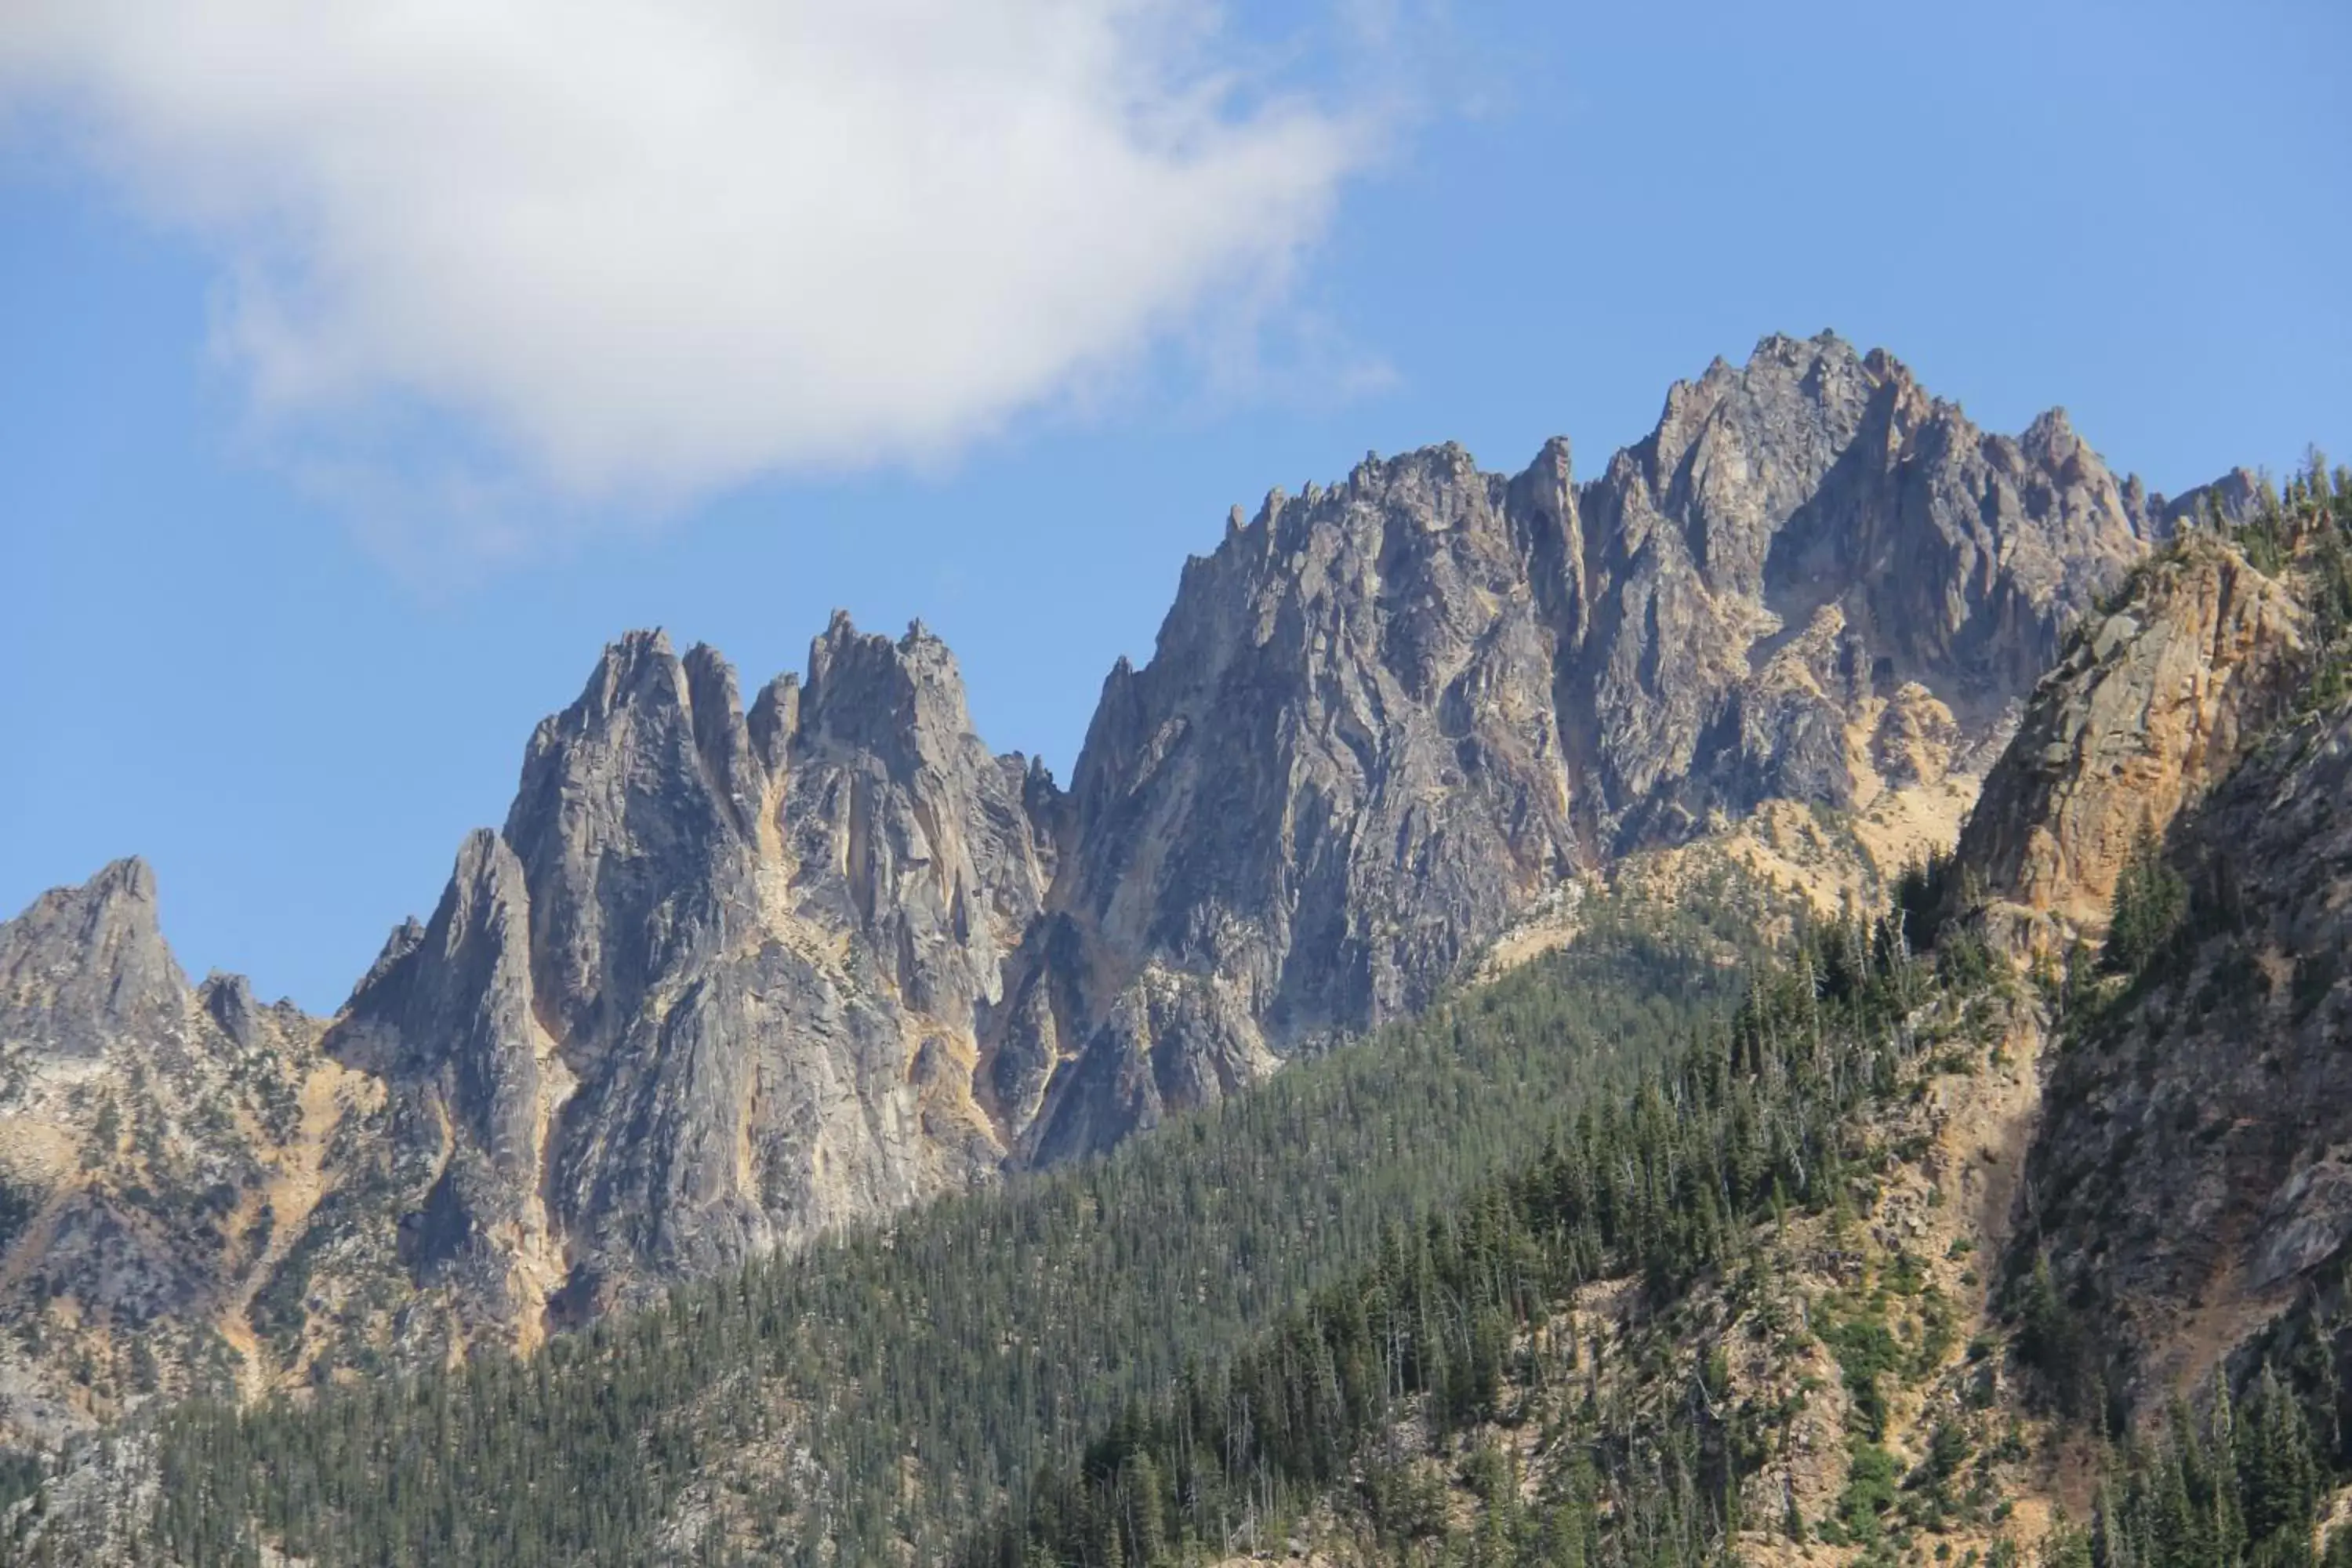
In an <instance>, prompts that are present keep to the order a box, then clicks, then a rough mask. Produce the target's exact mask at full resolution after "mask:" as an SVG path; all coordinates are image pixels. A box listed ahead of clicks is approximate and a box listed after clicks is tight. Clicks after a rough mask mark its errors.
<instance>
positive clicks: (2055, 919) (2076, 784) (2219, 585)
mask: <svg viewBox="0 0 2352 1568" xmlns="http://www.w3.org/2000/svg"><path fill="white" fill-rule="evenodd" d="M2308 621H2309V616H2307V615H2306V614H2305V611H2304V610H2303V608H2302V607H2301V606H2300V605H2298V604H2297V603H2296V601H2295V598H2294V595H2293V594H2292V593H2291V592H2290V591H2289V590H2288V589H2287V587H2286V586H2285V585H2284V584H2281V583H2279V582H2278V581H2276V580H2274V579H2273V578H2272V577H2269V576H2267V575H2265V574H2263V573H2261V572H2258V571H2256V570H2254V568H2253V567H2252V566H2251V565H2249V564H2248V563H2247V562H2246V559H2245V557H2244V556H2243V555H2242V554H2241V553H2239V552H2238V551H2237V550H2236V549H2234V548H2232V547H2231V545H2229V544H2227V543H2225V542H2221V540H2219V539H2218V538H2215V537H2213V536H2210V535H2204V534H2198V535H2189V536H2184V538H2183V540H2182V542H2181V544H2180V545H2179V547H2177V548H2175V549H2174V550H2172V551H2170V552H2167V554H2166V555H2165V556H2164V557H2163V558H2162V559H2160V560H2158V561H2156V562H2153V563H2150V564H2149V565H2148V567H2147V568H2146V569H2145V571H2144V573H2143V574H2142V575H2141V577H2140V578H2139V579H2138V580H2137V581H2135V583H2134V584H2133V587H2132V592H2131V593H2130V594H2129V595H2128V596H2127V597H2126V600H2125V602H2124V603H2123V604H2122V605H2121V606H2120V607H2118V608H2116V610H2115V611H2114V612H2113V613H2112V614H2109V615H2105V616H2094V617H2092V618H2091V619H2090V620H2089V621H2088V622H2086V624H2085V625H2084V628H2083V629H2082V631H2081V633H2080V634H2079V635H2078V636H2077V637H2075V638H2074V640H2073V641H2072V643H2071V644H2070V645H2069V646H2068V647H2067V649H2066V651H2065V654H2064V656H2063V658H2062V659H2061V660H2060V661H2059V663H2058V665H2057V667H2056V668H2054V669H2053V670H2052V672H2051V674H2050V676H2049V678H2048V679H2046V680H2044V681H2043V682H2042V685H2041V687H2040V688H2039V689H2037V690H2036V691H2035V692H2034V695H2033V700H2032V703H2031V704H2030V705H2029V706H2028V708H2027V710H2026V714H2025V718H2024V721H2023V722H2022V723H2021V725H2020V726H2019V729H2018V732H2017V738H2016V741H2015V743H2014V744H2012V745H2011V747H2010V749H2009V752H2008V753H2007V754H2006V755H2005V756H2004V757H2003V758H2002V759H2001V762H2000V765H1999V766H1997V767H1996V768H1994V769H1993V771H1992V773H1990V776H1989V777H1988V778H1987V779H1986V781H1985V788H1984V792H1983V795H1982V796H1981V798H1980V800H1979V805H1978V807H1977V810H1976V812H1975V813H1974V814H1973V815H1972V816H1970V818H1969V825H1968V827H1967V830H1966V831H1965V832H1964V833H1963V834H1962V835H1961V839H1960V845H1959V855H1958V858H1959V861H1960V863H1961V864H1962V865H1964V866H1966V867H1968V868H1969V869H1970V871H1971V872H1972V873H1973V874H1974V876H1975V877H1976V878H1977V879H1979V892H1980V896H1981V897H1982V898H1983V899H1984V900H1987V901H1989V903H1990V904H1991V905H1992V906H1993V907H1994V909H1995V910H1997V911H1998V912H1999V913H2000V916H2001V918H2002V919H2003V921H2004V922H2005V924H2006V925H2007V926H2008V927H2009V928H2010V929H2011V930H2012V931H2014V932H2015V933H2016V934H2017V936H2018V937H2019V938H2020V939H2021V940H2023V941H2025V942H2028V943H2029V944H2038V945H2044V946H2047V945H2053V944H2059V945H2063V942H2062V938H2063V936H2065V935H2068V934H2071V933H2074V932H2084V931H2086V932H2089V933H2092V934H2094V935H2095V934H2096V933H2098V932H2100V931H2104V930H2105V926H2106V920H2107V910H2108V905H2109V903H2110V901H2111V900H2113V898H2114V897H2115V890H2116V878H2117V875H2118V873H2119V872H2120V871H2121V870H2122V868H2123V867H2124V864H2125V862H2126V860H2127V859H2128V858H2129V857H2130V856H2131V854H2132V851H2133V848H2134V846H2135V845H2136V844H2137V843H2138V842H2139V840H2140V839H2141V838H2142V837H2143V836H2145V835H2150V834H2153V835H2156V836H2158V837H2160V836H2161V835H2162V834H2163V833H2164V832H2165V830H2166V829H2167V828H2168V827H2169V826H2171V823H2172V821H2173V819H2174V818H2175V817H2176V816H2179V813H2180V811H2181V810H2182V809H2183V807H2185V806H2187V805H2190V804H2192V803H2193V802H2195V801H2196V800H2197V799H2198V798H2199V797H2200V796H2201V795H2203V794H2204V792H2205V791H2206V790H2207V789H2209V788H2210V787H2211V786H2212V785H2213V784H2215V783H2216V782H2217V781H2219V780H2220V779H2221V778H2223V777H2225V776H2227V775H2228V773H2230V771H2231V769H2232V768H2233V767H2235V766H2236V765H2237V763H2238V761H2239V759H2240V758H2241V757H2242V755H2243V754H2244V751H2245V748H2246V747H2247V746H2248V745H2250V744H2251V743H2252V742H2253V741H2254V740H2255V738H2257V737H2258V736H2260V735H2262V734H2263V732H2264V731H2267V730H2268V729H2269V728H2270V727H2271V725H2272V724H2273V723H2274V722H2275V721H2277V720H2278V719H2279V718H2280V717H2281V715H2282V714H2284V711H2285V710H2286V707H2287V705H2288V704H2289V703H2290V702H2291V701H2292V700H2293V699H2294V692H2295V690H2296V689H2297V687H2298V686H2299V684H2300V682H2301V679H2302V677H2303V676H2304V675H2305V673H2306V672H2307V668H2308V655H2309V652H2310V648H2309V638H2308V630H2307V623H2308Z"/></svg>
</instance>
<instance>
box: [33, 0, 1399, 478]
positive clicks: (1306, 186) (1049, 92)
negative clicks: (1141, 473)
mask: <svg viewBox="0 0 2352 1568" xmlns="http://www.w3.org/2000/svg"><path fill="white" fill-rule="evenodd" d="M1239 54H1240V50H1239V47H1238V46H1236V45H1235V44H1234V43H1233V41H1232V40H1231V39H1230V38H1229V37H1225V36H1224V35H1223V34H1221V33H1220V31H1219V30H1218V27H1217V25H1216V19H1215V17H1214V16H1213V15H1211V14H1209V13H1207V11H1206V10H1205V8H1204V5H1202V4H1200V3H1196V0H835V3H832V4H822V3H817V0H769V3H767V4H760V3H756V0H659V3H656V0H498V3H496V4H483V3H482V0H370V3H366V4H360V3H356V0H203V3H202V4H196V5H190V4H186V3H185V0H8V3H7V4H6V5H5V6H0V105H5V104H6V103H8V102H10V101H14V102H15V103H16V104H17V105H18V106H19V107H31V108H37V109H40V110H44V111H47V110H57V111H59V112H61V113H62V114H63V115H64V116H65V119H66V121H67V122H68V124H70V125H71V126H73V127H75V128H76V131H77V132H78V133H79V134H82V135H84V136H86V138H87V145H88V147H89V150H90V151H91V152H92V153H94V154H95V155H96V156H97V157H98V158H100V160H101V161H102V163H103V165H104V166H105V167H106V168H108V169H109V170H110V171H111V172H112V173H113V174H116V175H119V176H120V177H121V178H122V179H123V180H125V181H127V182H128V183H129V184H130V185H131V189H132V190H133V191H134V192H135V193H136V194H137V195H138V196H139V198H140V199H141V200H142V202H143V203H144V204H145V205H148V206H149V207H150V208H151V209H152V210H153V211H155V212H156V213H158V214H159V215H161V216H163V217H165V218H167V219H168V220H170V221H173V222H174V223H183V224H186V225H188V226H192V227H193V228H194V230H195V231H196V232H197V233H199V234H200V235H201V236H202V237H204V239H205V242H206V243H207V244H208V245H210V246H213V247H216V248H217V252H218V254H219V257H220V258H221V261H222V263H223V266H224V271H225V276H226V279H228V289H227V290H226V307H225V311H224V315H223V319H222V329H221V331H222V342H224V344H225V345H226V348H227V349H228V350H229V352H230V353H232V354H233V355H234V357H235V358H236V361H237V363H239V364H240V365H241V366H242V367H243V368H244V370H245V371H246V372H247V374H249V378H250V383H251V386H252V389H253V392H254V395H255V398H256V404H257V408H258V409H259V410H260V411H261V412H262V413H263V414H264V415H265V416H271V417H272V418H273V419H274V420H275V421H276V422H277V423H278V424H279V425H280V426H297V427H301V428H306V429H310V430H313V431H315V430H317V429H319V428H320V427H321V426H322V425H323V426H329V427H339V428H341V429H343V430H344V431H345V433H346V434H348V432H349V430H350V429H352V428H358V427H364V426H366V425H367V424H368V422H369V421H370V420H371V419H372V418H373V419H375V420H377V421H378V422H381V420H382V411H383V409H384V408H386V407H392V408H395V409H397V408H401V407H412V408H413V407H424V408H428V409H436V410H442V411H446V412H450V413H455V414H457V415H458V416H462V417H463V418H464V419H466V420H467V422H468V424H469V426H470V427H471V428H473V429H475V430H477V431H478V432H480V433H481V434H482V437H483V438H484V440H485V441H486V442H487V443H488V447H489V448H490V449H491V450H492V451H493V452H495V453H497V454H498V457H499V467H500V468H501V469H502V470H503V471H504V472H505V473H506V474H507V476H508V480H509V481H513V480H516V479H519V480H520V482H522V483H524V484H526V485H528V486H530V487H531V488H534V489H546V490H549V491H552V492H553V493H554V494H556V495H559V496H561V497H562V498H564V499H566V500H572V501H574V502H579V503H583V504H588V505H592V506H595V505H604V504H607V503H614V502H619V503H629V504H635V503H642V502H646V501H652V502H655V503H656V504H661V503H669V502H675V501H679V500H687V499H690V498H692V497H694V496H697V495H700V494H704V493H708V492H709V491H711V490H713V489H719V488H722V487H725V486H728V485H730V484H734V483H737V482H739V481H741V480H743V479H749V478H751V477H754V476H757V475H760V474H763V473H771V472H780V471H793V470H803V469H809V468H844V467H856V466H861V465H866V464H870V463H875V462H889V461H898V460H905V459H917V460H919V459H924V458H936V457H939V456H940V455H942V454H946V453H950V452H952V451H953V450H955V449H956V448H957V447H959V446H961V444H962V443H964V442H967V441H969V440H970V439H971V438H972V437H975V436H977V435H981V434H983V433H985V432H986V431H987V430H989V429H990V428H991V427H992V426H996V425H998V424H1000V423H1001V422H1003V420H1004V419H1006V418H1007V417H1009V416H1012V415H1013V414H1015V413H1017V412H1019V411H1021V410H1024V409H1026V408H1031V407H1034V406H1037V405H1040V404H1043V403H1047V402H1050V401H1052V400H1054V399H1055V398H1056V397H1057V396H1059V395H1063V394H1064V393H1065V392H1066V391H1067V390H1068V389H1069V388H1070V387H1072V386H1073V385H1074V384H1077V383H1080V382H1082V381H1084V380H1087V379H1088V378H1093V377H1098V376H1099V375H1100V374H1102V373H1103V371H1104V369H1105V367H1106V366H1110V365H1116V364H1118V363H1122V362H1125V361H1128V360H1129V359H1130V357H1131V356H1133V355H1134V354H1135V353H1137V352H1138V351H1139V350H1140V349H1141V348H1143V347H1144V346H1145V345H1147V344H1149V343H1150V342H1152V341H1154V340H1155V339H1156V338H1159V337H1161V336H1163V335H1164V334H1166V333H1168V332H1170V331H1174V330H1177V329H1179V328H1181V327H1182V326H1183V325H1184V324H1185V323H1187V322H1188V321H1194V320H1197V319H1198V318H1199V317H1200V316H1201V315H1202V313H1203V312H1204V311H1211V310H1214V309H1215V308H1216V305H1217V302H1218V301H1219V300H1263V299H1264V298H1265V297H1266V295H1267V293H1268V290H1269V289H1275V290H1276V291H1278V289H1279V287H1280V285H1281V282H1282V280H1283V279H1284V277H1285V276H1286V272H1287V270H1288V268H1289V267H1290V266H1291V264H1292V262H1293V261H1294V259H1295V258H1296V257H1297V252H1298V250H1299V248H1300V247H1301V246H1302V245H1303V244H1305V243H1306V242H1307V241H1309V240H1311V239H1312V238H1313V237H1315V235H1316V234H1317V233H1318V230H1319V228H1320V226H1321V225H1322V222H1323V220H1324V218H1325V216H1326V215H1327V213H1328V209H1329V207H1330V205H1331V202H1332V199H1333V195H1334V193H1335V190H1336V187H1337V186H1338V184H1339V182H1340V181H1341V180H1342V179H1343V178H1344V177H1345V176H1346V175H1347V174H1348V173H1349V171H1350V169H1351V168H1352V167H1353V166H1354V165H1355V164H1356V163H1357V162H1358V161H1359V160H1360V157H1361V156H1362V154H1363V152H1364V150H1365V149H1364V144H1363V139H1362V138H1361V137H1360V135H1359V134H1358V133H1357V128H1356V127H1355V126H1353V125H1352V124H1351V123H1350V122H1349V120H1348V119H1347V118H1346V117H1345V116H1343V115H1340V114H1336V113H1334V112H1331V111H1328V110H1320V109H1317V108H1314V107H1311V106H1308V105H1306V104H1304V103H1301V102H1297V101H1285V100H1281V99H1279V98H1277V97H1275V96H1272V95H1269V94H1268V93H1266V92H1265V91H1263V90H1258V91H1254V92H1245V91H1241V90H1237V89H1236V83H1237V82H1244V83H1245V77H1244V75H1243V73H1240V72H1238V71H1237V70H1236V69H1235V67H1236V66H1237V65H1238V63H1239V61H1238V58H1237V57H1238V56H1239ZM1249 85H1255V84H1249ZM371 410H373V411H374V412H373V414H372V413H371Z"/></svg>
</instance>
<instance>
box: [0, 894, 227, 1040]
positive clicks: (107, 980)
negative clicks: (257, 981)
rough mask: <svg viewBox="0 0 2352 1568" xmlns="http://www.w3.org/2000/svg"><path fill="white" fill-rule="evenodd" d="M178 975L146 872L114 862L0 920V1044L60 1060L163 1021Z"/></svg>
mask: <svg viewBox="0 0 2352 1568" xmlns="http://www.w3.org/2000/svg"><path fill="white" fill-rule="evenodd" d="M186 997H187V980H186V977H185V976H184V975H183V974H182V973H180V966H179V964H178V963H176V962H175V961H174V960H173V957H172V952H171V949H170V948H168V947H167V946H165V945H164V942H163V927H162V925H161V924H160V922H159V921H158V920H157V915H156V898H155V873H154V871H153V869H152V868H150V867H149V866H148V864H147V862H146V861H144V860H142V859H138V858H128V859H122V860H117V861H114V862H113V863H111V864H110V865H109V866H107V867H106V868H104V869H102V870H100V872H99V873H98V874H97V875H96V876H94V877H92V878H91V879H89V881H87V882H85V883H83V884H82V885H81V886H79V887H78V888H58V889H51V890H50V891H48V892H46V893H43V894H42V895H41V896H40V897H39V898H37V899H35V900H33V902H32V904H31V905H30V906H29V907H27V908H26V910H25V911H24V912H23V913H22V914H20V915H18V916H17V917H16V919H15V920H13V921H8V922H7V923H6V924H5V925H0V1040H5V1041H6V1042H7V1043H9V1044H12V1045H21V1046H25V1047H30V1048H32V1049H34V1050H36V1051H40V1052H44V1053H48V1054H54V1055H58V1056H66V1057H95V1056H97V1055H98V1054H99V1052H100V1050H101V1049H102V1048H103V1047H104V1045H105V1042H106V1041H107V1040H108V1039H110V1038H112V1037H120V1036H124V1035H134V1036H135V1035H142V1034H152V1033H154V1032H157V1031H159V1030H162V1029H163V1028H166V1027H168V1026H170V1025H171V1024H172V1023H173V1021H175V1020H176V1018H177V1016H178V1015H179V1014H180V1012H181V1010H182V1009H183V1007H184V1004H185V1001H186Z"/></svg>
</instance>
